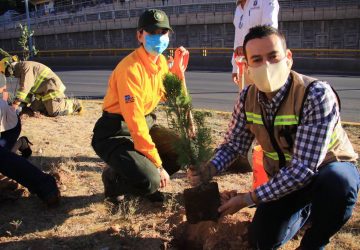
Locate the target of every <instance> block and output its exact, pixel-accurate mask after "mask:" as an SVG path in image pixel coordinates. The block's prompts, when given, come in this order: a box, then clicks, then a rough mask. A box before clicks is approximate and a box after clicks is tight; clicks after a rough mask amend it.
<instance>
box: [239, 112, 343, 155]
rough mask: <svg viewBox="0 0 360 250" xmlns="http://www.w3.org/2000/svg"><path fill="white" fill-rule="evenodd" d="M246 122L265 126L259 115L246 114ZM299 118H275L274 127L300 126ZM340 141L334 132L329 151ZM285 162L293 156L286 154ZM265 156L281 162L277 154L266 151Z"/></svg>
mask: <svg viewBox="0 0 360 250" xmlns="http://www.w3.org/2000/svg"><path fill="white" fill-rule="evenodd" d="M246 121H247V122H249V123H253V124H259V125H264V123H263V121H262V117H261V115H259V114H255V113H252V112H246ZM298 124H299V117H298V116H296V115H278V116H276V117H275V121H274V126H283V125H298ZM337 141H338V138H337V134H336V132H335V131H334V132H333V133H332V135H331V139H330V143H329V145H328V149H330V148H331V147H332V146H334V145H335V143H336V142H337ZM283 154H284V156H285V160H286V161H290V160H291V157H292V155H291V154H287V153H284V152H283ZM264 155H265V156H266V157H268V158H270V159H272V160H274V161H279V155H278V153H277V152H267V151H265V150H264Z"/></svg>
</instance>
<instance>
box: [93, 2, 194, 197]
mask: <svg viewBox="0 0 360 250" xmlns="http://www.w3.org/2000/svg"><path fill="white" fill-rule="evenodd" d="M171 31H172V29H171V27H170V24H169V19H168V17H167V16H166V14H165V12H163V11H161V10H156V9H150V10H146V11H145V12H144V13H143V14H142V15H141V16H140V19H139V23H138V29H137V39H138V41H139V42H140V44H141V46H140V47H139V48H137V49H136V50H135V51H134V52H132V53H131V54H130V55H128V56H127V57H125V58H124V59H123V60H122V61H121V62H120V63H119V64H118V65H117V67H116V69H115V70H114V71H113V72H112V74H111V76H110V79H109V84H108V90H107V92H106V96H105V99H104V104H103V115H102V117H101V118H100V119H99V120H98V121H97V123H96V125H95V128H94V135H93V140H92V146H93V148H94V150H95V152H96V153H97V154H98V155H99V156H100V158H101V159H103V160H104V161H105V162H106V163H107V164H108V166H109V167H107V168H106V169H105V170H104V172H103V176H102V178H103V182H104V188H105V196H106V197H111V198H116V197H119V196H121V195H124V194H132V195H138V196H146V197H147V198H148V199H149V200H151V201H163V199H164V197H163V195H162V193H160V192H159V191H158V189H159V188H162V187H165V186H167V185H168V184H169V182H170V178H169V175H171V174H173V173H175V172H176V171H178V170H179V168H180V166H179V165H178V164H177V163H176V161H177V155H176V153H175V152H174V150H173V147H172V142H173V141H174V140H176V139H177V137H176V135H175V134H173V133H172V132H171V131H169V130H168V129H165V128H162V127H160V126H157V125H154V122H155V115H153V114H152V112H153V111H154V109H155V107H156V106H157V105H158V103H159V101H160V100H161V99H162V98H163V97H164V91H165V90H164V86H163V77H164V75H165V74H166V73H168V72H169V67H168V64H167V61H166V59H165V57H164V56H163V55H162V52H163V51H164V50H165V49H166V48H167V46H168V44H169V33H170V32H171ZM187 61H188V51H187V50H186V49H184V48H183V47H181V48H179V49H177V50H176V51H175V58H174V64H173V66H172V68H171V69H170V71H171V72H173V73H175V74H176V75H177V76H178V77H179V78H180V79H183V78H184V72H185V69H186V66H187Z"/></svg>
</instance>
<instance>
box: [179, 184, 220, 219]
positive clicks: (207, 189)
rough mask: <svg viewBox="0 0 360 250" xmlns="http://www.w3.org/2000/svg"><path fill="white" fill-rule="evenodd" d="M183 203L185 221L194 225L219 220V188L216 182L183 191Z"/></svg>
mask: <svg viewBox="0 0 360 250" xmlns="http://www.w3.org/2000/svg"><path fill="white" fill-rule="evenodd" d="M184 203H185V212H186V218H187V221H188V222H189V223H190V224H196V223H199V222H201V221H207V220H210V221H215V222H217V220H218V219H219V213H218V208H219V206H220V193H219V186H218V184H217V183H216V182H210V183H205V184H202V185H200V186H198V187H194V188H188V189H185V190H184Z"/></svg>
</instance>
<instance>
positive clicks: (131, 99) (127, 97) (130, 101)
mask: <svg viewBox="0 0 360 250" xmlns="http://www.w3.org/2000/svg"><path fill="white" fill-rule="evenodd" d="M134 101H135V98H134V97H133V96H131V95H126V96H125V103H132V102H134Z"/></svg>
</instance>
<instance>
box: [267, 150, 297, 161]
mask: <svg viewBox="0 0 360 250" xmlns="http://www.w3.org/2000/svg"><path fill="white" fill-rule="evenodd" d="M264 155H265V156H266V157H268V158H270V159H272V160H274V161H278V160H279V155H278V153H276V152H266V151H264ZM284 155H285V160H286V161H290V160H291V157H292V155H291V154H287V153H284Z"/></svg>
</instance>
